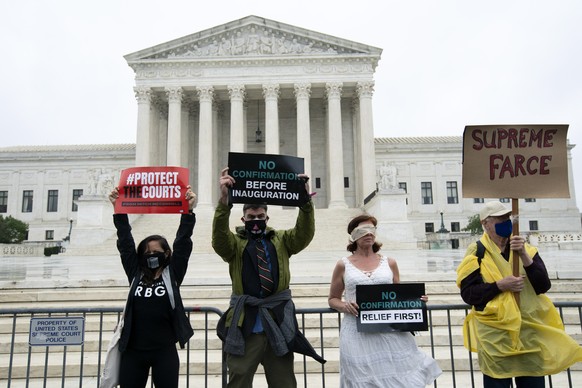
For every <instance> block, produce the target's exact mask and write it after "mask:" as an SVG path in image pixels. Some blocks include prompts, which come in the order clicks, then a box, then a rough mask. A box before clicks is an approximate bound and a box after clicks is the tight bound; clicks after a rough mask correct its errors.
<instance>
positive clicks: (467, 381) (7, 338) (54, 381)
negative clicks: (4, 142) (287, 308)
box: [0, 302, 582, 388]
mask: <svg viewBox="0 0 582 388" xmlns="http://www.w3.org/2000/svg"><path fill="white" fill-rule="evenodd" d="M555 305H556V307H557V308H558V311H559V313H560V315H561V317H562V320H563V322H564V324H565V326H566V327H567V329H568V330H567V331H568V333H569V334H570V335H572V336H574V338H575V339H576V340H577V341H578V342H579V343H580V342H582V323H581V322H582V302H557V303H555ZM121 311H122V308H60V309H59V308H52V309H39V308H30V309H0V328H1V331H0V380H2V381H3V380H4V379H5V378H6V379H7V380H6V381H7V385H6V387H7V388H18V387H21V386H26V387H28V386H34V387H36V386H43V387H55V386H61V387H71V386H75V387H77V386H78V387H98V386H99V380H100V374H101V366H102V364H103V361H104V360H103V357H104V355H105V352H106V350H107V345H108V343H109V339H110V334H112V333H113V328H114V326H115V324H116V323H117V321H118V320H119V315H120V314H121ZM468 311H469V306H467V305H464V304H462V305H434V306H431V305H429V306H428V320H429V331H428V332H423V333H421V334H420V335H419V336H418V337H417V338H416V339H417V343H418V345H419V347H420V348H421V349H422V350H423V351H426V352H427V353H430V354H431V356H432V357H433V358H435V359H437V361H438V362H439V365H440V366H441V368H442V369H443V375H441V377H439V378H438V379H437V380H436V381H435V383H434V387H435V388H437V387H439V386H441V387H446V388H456V387H463V388H464V387H468V386H471V387H475V386H480V385H479V384H480V380H481V379H482V377H481V376H482V375H481V373H480V372H479V371H478V368H477V367H476V356H475V355H474V354H472V353H470V352H469V351H467V350H466V349H465V348H464V347H463V342H462V341H463V339H462V326H461V325H462V320H463V319H464V317H465V316H466V314H467V313H468ZM186 312H187V314H188V315H189V317H190V320H191V322H193V326H195V336H194V337H193V338H192V339H191V340H190V341H189V342H188V344H187V345H186V348H185V349H184V350H180V351H179V352H180V360H181V362H182V366H181V376H180V387H202V386H204V387H217V386H219V385H221V386H222V387H226V383H227V369H226V362H225V360H226V358H225V355H224V352H223V351H222V343H221V341H220V340H219V339H218V338H217V336H216V334H215V332H214V330H215V326H216V322H217V321H218V319H219V318H220V316H221V315H222V311H220V310H219V309H217V308H213V307H195V308H186ZM195 314H203V317H202V318H200V317H197V316H195ZM40 316H42V317H74V316H81V317H83V318H84V320H85V333H86V336H85V341H84V342H83V344H82V345H80V347H79V348H76V347H75V348H74V347H70V346H45V347H38V346H36V347H35V346H31V345H30V344H29V343H28V339H29V337H28V336H29V328H30V321H31V318H33V317H40ZM296 316H297V321H298V324H299V329H300V330H301V331H302V332H303V333H304V335H305V336H306V337H307V338H308V339H309V340H310V341H311V342H312V344H313V346H314V348H315V350H316V351H317V352H318V353H319V354H320V355H321V356H323V357H324V358H326V359H327V360H328V363H326V364H323V365H321V364H319V363H317V362H316V361H314V360H312V359H310V358H307V357H305V356H303V359H302V360H301V359H299V358H297V357H296V374H297V376H298V382H299V383H300V386H301V383H302V384H303V387H305V388H307V387H322V388H325V387H336V386H337V385H338V381H339V328H340V323H341V315H340V314H339V313H338V312H337V311H335V310H332V309H330V308H309V309H306V308H303V309H297V310H296ZM201 332H203V333H202V335H200V333H201ZM575 373H576V375H575V376H574V375H573V373H572V371H571V370H570V369H568V370H567V371H564V372H562V373H560V374H559V375H554V376H548V377H547V378H546V381H547V386H549V387H550V388H551V387H570V388H572V387H574V380H575V377H577V378H578V379H580V377H581V376H582V371H581V368H580V367H577V368H576V370H575ZM259 378H262V377H260V376H257V379H259ZM151 386H153V385H151Z"/></svg>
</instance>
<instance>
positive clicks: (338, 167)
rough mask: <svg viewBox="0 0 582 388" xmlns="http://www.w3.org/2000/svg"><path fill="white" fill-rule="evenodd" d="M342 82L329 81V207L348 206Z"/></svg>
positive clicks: (326, 87) (327, 91) (327, 92)
mask: <svg viewBox="0 0 582 388" xmlns="http://www.w3.org/2000/svg"><path fill="white" fill-rule="evenodd" d="M342 86H343V85H342V83H341V82H328V83H326V85H325V89H326V94H327V114H328V120H327V174H328V182H329V185H328V193H329V194H328V199H329V203H328V207H329V208H334V207H335V208H338V207H340V208H347V207H348V206H347V204H346V201H345V195H344V156H343V142H342V135H343V133H342V110H341V93H342Z"/></svg>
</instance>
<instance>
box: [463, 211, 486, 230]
mask: <svg viewBox="0 0 582 388" xmlns="http://www.w3.org/2000/svg"><path fill="white" fill-rule="evenodd" d="M463 231H465V232H471V234H482V233H483V225H481V219H480V218H479V214H475V215H474V216H473V217H469V223H468V224H467V226H465V227H464V228H463Z"/></svg>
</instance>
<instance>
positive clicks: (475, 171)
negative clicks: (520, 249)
mask: <svg viewBox="0 0 582 388" xmlns="http://www.w3.org/2000/svg"><path fill="white" fill-rule="evenodd" d="M567 134H568V125H477V126H467V127H465V132H464V134H463V197H465V198H486V197H489V198H569V197H570V189H569V184H568V151H567Z"/></svg>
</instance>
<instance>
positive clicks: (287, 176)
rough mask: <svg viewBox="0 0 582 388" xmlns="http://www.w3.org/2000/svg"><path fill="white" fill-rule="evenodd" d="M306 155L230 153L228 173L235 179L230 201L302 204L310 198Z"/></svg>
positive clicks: (284, 204) (288, 204) (287, 204)
mask: <svg viewBox="0 0 582 388" xmlns="http://www.w3.org/2000/svg"><path fill="white" fill-rule="evenodd" d="M303 172H304V161H303V158H298V157H295V156H287V155H269V154H247V153H237V152H229V153H228V173H229V175H230V176H232V177H233V178H234V180H235V184H234V185H233V187H232V188H231V190H230V203H265V204H269V205H282V206H301V205H303V204H304V203H306V202H307V201H308V199H309V195H308V193H307V191H306V190H305V181H304V180H303V179H301V178H299V177H298V175H299V174H303Z"/></svg>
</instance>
